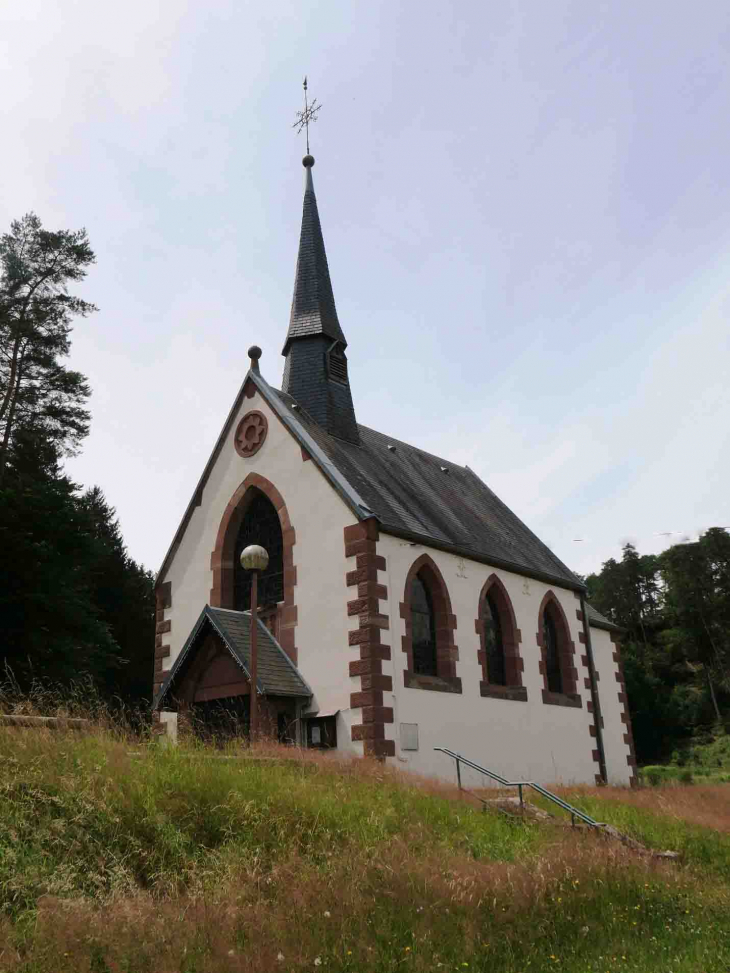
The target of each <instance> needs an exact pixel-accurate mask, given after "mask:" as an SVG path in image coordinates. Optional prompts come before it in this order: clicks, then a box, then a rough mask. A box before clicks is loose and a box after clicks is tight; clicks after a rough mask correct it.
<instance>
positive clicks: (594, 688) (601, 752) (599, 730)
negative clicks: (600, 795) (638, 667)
mask: <svg viewBox="0 0 730 973" xmlns="http://www.w3.org/2000/svg"><path fill="white" fill-rule="evenodd" d="M580 610H581V614H582V615H583V631H584V632H585V636H586V658H587V659H588V680H589V682H590V684H591V702H592V703H593V720H594V722H595V727H596V745H597V747H598V766H599V769H600V776H601V780H602V781H603V783H604V784H607V783H608V774H607V773H606V751H605V749H604V747H603V726H602V723H603V720H602V718H601V701H600V699H599V698H598V682H597V680H596V665H595V662H594V660H593V645H592V643H591V626H590V622H589V621H588V611H587V609H586V600H585V596H584V595H583V594H581V596H580Z"/></svg>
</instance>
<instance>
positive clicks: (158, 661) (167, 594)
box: [152, 581, 172, 696]
mask: <svg viewBox="0 0 730 973" xmlns="http://www.w3.org/2000/svg"><path fill="white" fill-rule="evenodd" d="M167 608H172V583H171V582H170V581H164V582H163V583H162V584H160V585H158V586H157V587H156V589H155V622H156V624H155V656H154V666H153V675H152V694H153V696H156V695H157V693H158V692H159V691H160V688H161V686H162V681H163V679H164V676H163V665H162V664H163V662H164V660H165V659H169V658H170V646H169V645H163V644H162V636H163V635H165V634H166V633H167V632H169V631H170V629H171V628H172V622H171V621H170V619H169V618H168V619H165V609H167Z"/></svg>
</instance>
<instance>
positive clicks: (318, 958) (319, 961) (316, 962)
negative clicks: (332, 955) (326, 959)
mask: <svg viewBox="0 0 730 973" xmlns="http://www.w3.org/2000/svg"><path fill="white" fill-rule="evenodd" d="M314 965H315V966H321V965H322V957H321V956H316V957H315V959H314Z"/></svg>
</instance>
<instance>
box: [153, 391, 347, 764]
mask: <svg viewBox="0 0 730 973" xmlns="http://www.w3.org/2000/svg"><path fill="white" fill-rule="evenodd" d="M253 409H256V410H258V411H260V412H262V413H263V414H264V415H265V416H266V418H267V420H268V433H267V436H266V440H265V442H264V444H263V446H262V447H261V449H260V450H259V451H258V452H257V453H256V454H255V455H254V456H252V457H251V458H250V459H244V458H243V457H241V456H239V454H238V453H237V452H236V450H235V448H234V444H233V437H234V435H235V431H236V427H237V426H238V422H239V420H240V419H241V418H242V417H243V416H244V415H245V414H246V413H247V412H250V411H251V410H253ZM250 473H258V474H259V475H260V476H263V477H265V478H266V479H267V480H269V481H270V482H271V483H273V484H274V485H275V486H276V489H277V490H278V491H279V493H280V494H281V496H282V498H283V500H284V502H285V504H286V507H287V511H288V514H289V518H290V520H291V524H292V527H293V528H294V531H295V533H296V543H295V545H294V548H293V553H294V563H295V565H296V567H297V583H296V585H295V589H294V591H295V605H296V608H297V624H296V629H295V644H296V647H297V650H298V667H299V669H300V671H301V673H302V675H303V676H304V678H305V680H306V681H307V682H308V683H309V685H310V686H311V688H312V690H313V692H314V697H313V699H312V703H311V706H310V707H309V708H310V709H311V710H319V711H320V712H322V713H332V712H335V711H337V710H340V711H341V712H342V716H341V721H340V723H341V725H340V726H338V740H339V741H341V743H340V746H343V745H346V742H347V741H349V738H350V733H349V725H350V712H349V692H350V689H349V679H348V675H347V661H346V653H347V632H348V627H349V626H348V621H349V620H348V618H347V590H346V587H345V572H346V570H347V564H346V560H345V547H344V540H343V535H344V528H345V527H346V526H347V525H348V524H352V523H354V522H355V518H354V516H353V514H352V512H351V511H350V510H349V509H348V507H347V506H346V505H345V503H344V502H343V501H342V500H341V499H340V497H339V496H338V495H337V494H336V493H335V491H334V490H333V489H332V487H331V486H330V485H329V483H328V482H327V481H326V479H325V478H324V476H323V474H322V473H321V472H320V470H319V468H318V467H317V466H316V464H315V463H314V462H312V461H311V460H306V461H305V460H304V459H303V457H302V452H301V449H300V447H299V444H298V443H297V442H296V441H295V440H294V438H293V437H292V435H291V433H290V432H289V431H288V430H287V429H286V428H285V427H284V426H283V424H282V423H281V422H280V420H279V419H278V417H277V416H276V415H275V414H274V413H273V411H272V410H271V408H270V407H269V405H268V404H267V403H266V402H265V401H264V399H263V398H262V396H261V395H260V394H259V393H258V392H257V393H256V394H255V395H254V396H253V397H252V398H244V399H243V401H242V403H241V405H240V408H239V410H238V413H237V414H236V416H235V417H234V419H233V422H231V423H230V424H229V431H228V435H227V437H226V441H225V442H224V443H223V447H222V449H221V451H220V453H219V455H218V458H217V460H216V462H215V463H214V465H213V468H212V470H211V472H210V476H209V477H208V481H207V483H206V484H205V487H204V490H203V493H202V497H201V498H200V500H201V502H200V505H199V506H198V507H196V508H195V510H194V512H193V514H192V517H191V518H190V521H189V523H188V525H187V528H186V529H185V532H184V534H183V537H182V540H181V542H180V544H179V547H178V548H177V551H176V552H175V555H174V557H173V559H172V563H171V564H170V566H169V568H168V570H167V572H166V574H165V577H164V579H162V580H164V581H169V582H170V586H171V602H172V603H171V606H170V608H168V609H166V610H165V615H164V619H165V621H168V620H169V622H170V630H169V632H167V633H166V634H165V636H164V639H165V642H166V644H169V646H170V653H169V657H168V658H167V659H166V660H165V662H164V667H163V674H164V671H165V670H168V669H169V668H170V667H171V666H172V664H173V663H174V661H175V659H176V658H177V656H178V654H179V652H180V650H181V649H182V647H183V645H184V643H185V640H186V639H187V637H188V635H189V634H190V631H191V629H192V628H193V626H194V624H195V622H196V620H197V618H198V616H199V615H200V612H201V610H202V609H203V607H204V606H205V605H206V604H207V603H208V602H209V597H210V591H211V585H212V583H213V571H212V569H211V553H212V551H213V549H214V547H215V544H216V537H217V534H218V529H219V526H220V523H221V519H222V517H223V514H224V512H225V509H226V506H227V504H228V502H229V501H230V500H231V498H232V497H233V495H234V494H235V493H236V491H237V490H238V488H239V487H240V485H241V484H242V483H243V481H244V480H245V479H246V477H247V476H248V475H249V474H250ZM357 749H358V748H357V746H355V750H356V751H357Z"/></svg>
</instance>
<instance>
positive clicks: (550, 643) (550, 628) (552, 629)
mask: <svg viewBox="0 0 730 973" xmlns="http://www.w3.org/2000/svg"><path fill="white" fill-rule="evenodd" d="M554 612H555V609H554V608H553V607H552V605H551V604H549V603H548V604H547V605H546V606H545V610H544V611H543V613H542V637H543V642H544V646H545V673H546V676H547V685H548V690H549V692H551V693H562V692H563V673H562V670H561V668H560V650H559V646H558V631H557V626H556V622H555V614H554Z"/></svg>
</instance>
